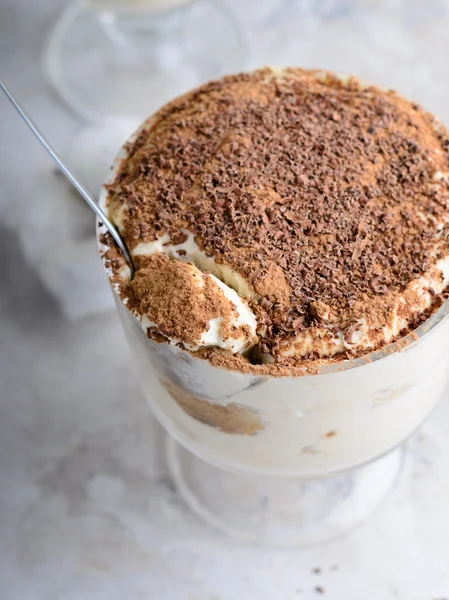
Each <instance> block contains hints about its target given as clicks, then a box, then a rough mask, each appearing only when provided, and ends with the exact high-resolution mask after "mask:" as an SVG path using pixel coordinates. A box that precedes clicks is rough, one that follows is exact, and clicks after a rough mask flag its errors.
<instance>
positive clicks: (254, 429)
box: [98, 70, 449, 546]
mask: <svg viewBox="0 0 449 600" xmlns="http://www.w3.org/2000/svg"><path fill="white" fill-rule="evenodd" d="M267 72H269V73H270V77H271V76H273V77H274V78H276V79H278V80H279V81H283V80H284V75H283V74H282V71H275V70H265V71H264V77H265V76H266V73H267ZM271 73H273V74H274V75H271ZM279 73H281V75H279ZM301 73H306V72H301ZM302 76H303V75H301V77H302ZM304 76H306V75H304ZM309 76H310V73H309V72H307V77H309ZM257 77H259V75H258V76H257ZM313 77H316V78H317V80H320V78H321V79H322V77H323V75H322V74H320V73H318V72H313ZM332 77H334V78H335V80H336V79H337V78H336V76H332ZM338 79H340V80H341V82H342V86H347V88H348V90H349V91H350V90H351V89H352V87H353V86H354V83H353V82H352V83H351V82H350V80H348V79H344V78H341V77H338ZM335 80H334V84H335ZM323 81H324V80H323ZM334 84H333V85H334ZM211 85H212V88H213V89H215V88H214V85H215V84H211ZM335 85H336V84H335ZM351 86H352V87H351ZM336 89H338V87H337V88H336ZM345 89H346V88H345ZM354 89H355V88H354ZM360 89H362V88H360ZM369 89H371V88H369ZM373 89H374V88H373ZM201 93H202V92H201V91H200V92H198V91H197V92H192V94H193V96H189V95H188V96H185V97H184V98H183V99H181V100H180V102H181V103H182V106H183V107H186V106H187V107H188V106H189V102H191V101H192V98H193V99H194V98H196V97H198V94H201ZM370 93H374V92H370ZM195 94H196V95H195ZM334 104H335V103H334ZM168 106H169V107H170V105H168ZM334 110H335V111H338V107H336V106H334ZM167 114H168V113H167V108H164V109H162V111H161V112H160V113H157V114H156V116H155V117H153V118H152V119H149V120H148V121H147V122H145V123H144V125H143V126H142V127H141V128H140V129H139V130H138V131H137V132H136V133H135V134H134V136H133V137H132V138H131V139H130V140H129V141H128V143H127V144H126V145H125V146H124V147H123V149H122V150H121V152H120V153H119V154H118V156H117V159H116V163H115V165H114V167H113V169H112V172H111V176H110V178H109V179H108V182H107V184H106V187H104V188H103V190H102V193H101V197H100V204H101V206H102V208H104V209H106V210H109V216H110V217H111V218H112V220H113V221H114V222H115V223H116V225H117V226H118V227H119V229H120V230H121V232H122V233H124V234H125V237H126V224H124V223H125V220H126V215H125V213H126V210H127V208H126V207H125V208H124V207H123V206H119V207H118V209H117V204H116V203H115V200H114V199H113V200H111V197H112V196H111V194H112V195H113V194H115V191H113V190H114V185H117V181H119V185H122V184H121V181H122V180H125V179H126V176H128V175H129V174H130V173H131V174H132V172H133V167H130V168H128V167H126V168H125V171H126V173H127V175H123V171H122V175H120V169H122V167H123V164H125V162H126V160H127V158H128V157H129V156H130V154H132V152H133V151H135V149H136V148H139V147H140V146H141V145H142V142H141V141H140V140H142V139H143V137H145V135H147V134H148V132H149V131H152V128H155V127H157V126H160V124H161V123H163V121H164V118H165V116H166V115H167ZM334 114H336V113H335V112H334ZM335 120H336V121H337V122H338V120H339V119H338V118H337V117H335ZM182 127H183V128H185V127H186V125H185V123H184V125H183V126H182ZM167 128H168V129H169V128H170V127H169V125H167ZM187 128H188V125H187ZM156 145H157V143H156ZM133 148H134V150H132V149H133ZM141 171H143V169H141ZM439 173H440V172H439ZM145 176H146V175H145ZM137 177H142V175H141V174H140V175H138V176H137ZM444 177H445V176H444V174H441V173H440V174H439V175H438V177H437V178H436V180H438V182H440V181H444ZM125 185H126V181H125ZM432 185H433V184H432ZM438 185H440V184H439V183H438ZM128 191H129V190H128ZM133 194H134V192H133ZM127 197H128V198H129V196H127ZM132 197H135V196H132ZM131 212H132V211H131ZM134 214H135V213H134ZM409 218H410V217H409ZM135 222H136V221H134V223H135ZM192 229H193V227H192ZM441 230H442V228H441V227H440V228H439V231H441ZM158 232H159V233H158V236H155V238H156V239H153V240H152V241H150V242H144V243H143V245H142V243H141V242H140V240H139V241H138V242H136V243H135V244H134V247H133V248H131V250H132V251H133V256H134V259H135V260H136V264H137V267H138V270H139V268H140V261H143V262H144V257H148V256H150V257H154V256H155V255H157V256H159V257H160V256H161V255H164V257H166V258H164V260H166V262H170V261H180V262H183V265H184V266H183V268H186V269H187V268H188V269H198V272H199V273H200V276H203V277H205V278H208V277H213V278H215V279H216V280H218V281H219V282H221V286H220V287H222V288H223V289H225V288H226V289H225V291H226V290H227V289H229V288H230V289H231V290H232V292H233V293H234V294H236V296H232V297H231V296H229V294H228V292H226V293H227V294H228V296H229V298H230V299H231V300H230V301H231V304H232V302H233V303H234V304H233V306H234V308H235V305H236V303H238V302H240V301H242V302H244V303H245V306H246V308H247V307H248V305H247V304H246V303H247V302H251V300H241V297H243V298H245V297H246V298H252V302H253V304H251V306H255V304H254V303H255V302H256V296H255V295H254V296H253V297H251V296H249V292H248V289H247V288H246V287H245V282H244V281H243V279H242V278H241V277H242V276H241V274H240V273H238V272H237V271H234V270H233V269H232V268H231V267H230V265H229V264H226V263H225V262H224V261H221V262H220V261H216V259H215V257H213V256H211V254H210V252H209V253H208V252H206V250H204V249H203V248H199V246H198V245H197V244H196V240H197V238H196V237H195V236H194V235H193V232H192V230H190V232H189V234H188V235H187V236H184V238H183V240H182V241H181V242H179V241H178V242H171V241H170V239H169V238H168V237H166V235H167V234H166V232H164V231H163V230H162V229H161V228H158ZM184 233H185V231H184ZM136 237H137V238H138V237H139V236H138V235H137V236H136ZM98 239H99V244H100V250H101V253H102V256H103V261H104V264H105V267H106V270H107V273H108V276H109V279H110V281H111V283H112V286H113V288H114V293H115V298H116V304H117V309H118V313H119V316H120V319H121V322H122V325H123V327H124V330H125V333H126V337H127V339H128V342H129V345H130V349H131V353H132V357H133V362H134V364H135V366H136V369H137V372H138V375H139V378H140V381H141V384H142V387H143V391H144V394H145V396H146V398H147V400H148V402H149V404H150V406H151V408H152V411H153V412H154V414H155V416H156V417H157V419H158V420H159V421H160V423H161V424H162V425H163V426H164V428H165V429H166V430H167V431H168V433H169V434H170V436H169V437H168V438H167V440H168V441H167V451H168V458H169V465H170V469H171V473H172V476H173V479H174V481H175V483H176V485H177V487H178V490H179V492H180V494H181V496H182V497H183V498H184V500H185V501H186V502H187V503H188V505H189V506H190V507H191V508H192V509H193V510H194V511H195V512H196V513H197V514H199V515H200V516H201V517H202V518H203V519H205V520H206V521H207V522H209V523H210V524H212V525H214V526H215V527H216V528H218V529H220V530H222V531H224V532H226V533H228V534H230V535H232V536H234V537H236V538H239V539H243V540H248V541H255V542H262V543H269V544H273V545H280V546H292V545H307V544H315V543H321V542H323V541H326V540H329V539H332V538H335V537H337V536H339V535H341V534H343V533H345V532H346V531H348V530H350V529H351V528H352V527H354V526H355V525H357V524H358V523H360V522H362V521H363V520H364V519H365V518H366V517H367V516H368V515H369V514H370V513H371V512H372V510H373V509H374V508H375V507H376V506H377V505H378V504H379V503H380V502H381V501H382V499H383V498H384V497H385V496H386V494H387V492H388V491H389V490H390V489H391V488H392V486H393V485H394V483H395V481H396V479H397V477H398V474H399V472H400V466H401V462H402V448H401V446H400V445H401V444H402V442H404V440H406V439H407V437H408V436H410V435H411V434H412V433H413V432H414V431H415V430H416V428H417V427H419V426H420V424H421V423H422V422H423V420H424V419H425V418H426V417H427V416H428V415H429V413H430V412H431V410H432V409H433V407H434V406H435V404H436V403H437V401H438V399H439V398H440V397H441V395H442V393H443V391H444V388H445V385H446V383H447V379H448V375H449V369H448V366H449V364H448V363H449V319H448V316H447V315H448V304H447V302H444V298H445V296H444V290H445V289H446V286H447V283H448V270H449V269H448V266H447V263H448V260H447V259H445V258H444V257H443V258H441V257H440V263H438V265H439V267H438V268H439V271H438V278H437V279H438V286H439V287H438V289H437V291H435V290H434V289H433V288H432V284H431V280H430V279H429V277H430V276H427V274H426V276H425V277H427V279H425V282H426V286H427V287H426V288H425V289H424V288H423V289H421V288H420V291H419V294H418V296H417V297H418V298H419V302H420V304H419V307H420V314H419V318H417V319H416V320H415V321H414V323H413V326H411V325H410V324H409V326H408V328H407V327H405V325H404V324H402V325H398V324H397V323H398V322H399V318H398V315H396V317H395V318H396V321H395V323H396V325H395V326H397V327H398V331H399V334H398V335H396V336H394V335H393V334H392V333H391V332H390V333H389V336H390V338H389V339H388V338H386V339H387V342H386V343H383V344H377V347H376V346H375V345H374V344H372V349H371V350H370V349H369V348H370V347H369V345H367V346H366V347H364V348H363V351H360V352H358V351H354V350H353V349H351V348H350V346H351V343H353V344H355V345H357V343H359V342H360V340H361V339H365V340H366V339H368V338H369V335H368V334H367V333H366V331H367V326H366V327H365V325H366V323H365V325H364V326H361V327H359V330H358V332H359V333H358V334H357V335H358V337H357V342H354V341H351V343H349V342H348V343H346V345H345V340H347V339H348V337H347V334H348V331H350V335H351V336H354V328H353V327H352V329H349V328H347V330H346V336H342V334H341V332H340V331H338V332H337V329H336V326H335V325H334V324H331V325H329V326H328V329H327V331H332V332H334V333H332V335H334V336H335V340H334V342H333V343H335V345H338V344H343V346H342V348H343V347H344V348H345V349H346V350H348V349H349V353H348V352H347V351H346V352H344V351H342V352H337V351H335V352H334V354H329V355H325V356H320V355H319V351H318V350H317V351H315V352H310V353H309V355H308V357H307V356H306V357H304V356H303V357H302V358H301V361H300V363H295V365H296V366H295V367H293V366H292V365H293V363H292V365H290V363H288V360H287V362H286V361H285V356H284V359H283V360H281V361H280V364H282V365H283V366H282V368H280V369H276V365H275V363H276V359H274V358H273V357H272V356H270V355H269V353H267V351H266V349H263V351H258V352H255V347H256V346H257V344H254V345H253V346H252V347H251V349H250V350H249V351H248V349H247V348H246V347H245V348H244V349H243V350H242V349H240V350H239V352H240V355H241V356H245V360H246V363H245V362H244V361H243V358H242V359H241V360H240V359H239V360H240V362H238V361H237V362H235V360H234V359H233V357H235V356H236V355H237V354H238V353H239V352H234V354H233V352H232V350H231V351H230V350H229V347H227V346H226V347H225V346H222V347H221V348H218V349H217V350H216V349H215V346H214V342H213V341H210V343H209V349H210V348H212V352H216V354H213V355H211V354H210V353H209V354H207V353H204V352H201V349H199V347H194V348H193V347H192V346H191V345H190V346H189V345H188V344H187V343H183V342H182V340H181V341H180V339H179V336H178V338H177V339H176V338H170V336H168V335H167V332H166V330H164V328H163V327H162V325H161V326H160V327H158V326H159V323H157V324H156V323H155V322H154V321H153V320H152V318H151V314H150V313H151V307H150V312H149V313H148V314H139V313H138V311H137V312H136V306H135V304H133V303H132V302H131V301H130V299H129V297H128V296H127V292H126V289H127V286H128V285H131V284H130V271H129V268H128V267H127V266H126V264H125V263H124V261H123V259H122V258H121V257H120V256H119V255H118V254H117V252H116V249H115V248H114V247H113V244H112V243H111V242H110V240H109V239H108V236H107V232H106V230H105V229H104V227H103V226H102V224H101V223H99V224H98ZM128 241H129V239H128ZM145 244H146V245H145ZM142 249H143V250H142ZM111 253H112V254H111ZM151 260H152V259H151ZM164 264H165V263H164ZM186 264H187V265H189V266H188V267H187V266H185V265H186ZM144 265H145V268H147V265H146V264H145V263H144ZM217 265H218V266H217ZM138 270H137V272H138ZM201 274H203V275H201ZM138 276H139V275H138ZM423 277H424V276H423ZM425 277H424V278H425ZM156 279H157V277H156ZM214 281H215V280H214ZM420 281H421V280H420ZM422 281H424V279H422ZM182 286H183V283H182V281H180V282H179V288H182ZM376 286H377V287H378V283H376ZM431 288H432V289H431ZM124 290H125V291H124ZM178 291H179V290H178ZM179 293H182V292H179ZM228 296H226V297H228ZM173 298H174V297H173ZM237 298H238V300H237ZM170 301H171V300H170V298H169V297H168V298H167V303H170ZM172 301H173V302H175V299H173V300H172ZM408 301H409V302H410V297H408ZM186 302H188V299H186ZM257 302H260V296H259V295H258V296H257ZM245 314H246V313H245ZM257 314H259V313H257ZM149 315H150V316H149ZM240 316H241V315H240ZM402 316H403V315H402ZM316 318H317V316H316V314H315V316H314V317H313V318H312V319H311V321H310V323H312V325H311V326H313V327H316ZM314 319H315V320H314ZM360 322H361V321H360ZM359 324H360V323H359ZM215 325H216V322H214V323H213V322H212V321H211V322H210V324H209V327H208V331H209V333H210V332H211V331H212V330H213V329H214V327H215ZM363 327H365V330H363ZM329 328H330V329H329ZM161 330H162V331H163V332H164V335H161ZM214 331H215V330H214ZM310 331H312V332H315V335H317V336H318V337H320V336H323V335H324V334H323V333H322V332H321V333H319V332H318V333H317V331H318V330H317V329H316V328H315V329H311V330H309V333H310ZM319 331H321V330H319ZM360 331H362V333H363V331H364V332H365V333H364V336H365V337H363V335H362V333H360ZM381 331H382V332H383V334H385V328H383V329H382V330H381ZM378 333H379V332H377V334H378ZM258 335H259V339H260V338H261V337H263V335H264V331H263V330H261V329H258ZM265 335H266V334H265ZM326 335H328V334H326ZM385 335H386V334H385ZM206 338H207V339H209V338H208V337H207V336H206V337H204V336H203V338H202V339H204V340H205V339H206ZM295 339H298V338H295ZM320 339H321V338H320ZM326 339H327V338H326ZM351 339H352V340H354V339H355V338H354V337H352V338H351ZM348 344H349V345H348ZM296 347H298V345H297V346H296ZM320 347H321V346H317V348H320ZM326 347H327V346H326ZM264 348H265V347H264ZM198 350H200V351H198ZM289 352H290V350H289ZM289 352H287V353H286V356H287V359H288V357H289V356H291V352H290V354H289ZM240 355H239V356H240ZM211 356H213V358H212V359H211ZM217 357H218V358H217ZM229 357H231V358H229ZM286 365H287V366H286ZM289 365H290V366H289ZM298 365H299V366H298Z"/></svg>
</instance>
